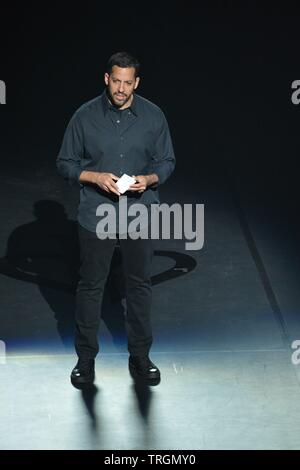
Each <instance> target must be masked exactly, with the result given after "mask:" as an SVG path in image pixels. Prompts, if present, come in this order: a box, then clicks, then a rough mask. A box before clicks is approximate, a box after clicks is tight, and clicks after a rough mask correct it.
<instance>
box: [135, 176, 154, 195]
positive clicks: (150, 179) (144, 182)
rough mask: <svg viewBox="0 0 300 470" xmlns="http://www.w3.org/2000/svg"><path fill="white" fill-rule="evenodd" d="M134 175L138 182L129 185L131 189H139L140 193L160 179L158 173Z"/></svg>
mask: <svg viewBox="0 0 300 470" xmlns="http://www.w3.org/2000/svg"><path fill="white" fill-rule="evenodd" d="M132 177H133V178H135V180H136V183H134V184H132V185H131V186H130V187H129V191H137V192H138V193H143V192H144V191H145V189H146V188H147V187H148V186H149V185H151V184H153V183H155V182H156V181H158V177H157V175H156V174H152V175H138V176H135V175H132Z"/></svg>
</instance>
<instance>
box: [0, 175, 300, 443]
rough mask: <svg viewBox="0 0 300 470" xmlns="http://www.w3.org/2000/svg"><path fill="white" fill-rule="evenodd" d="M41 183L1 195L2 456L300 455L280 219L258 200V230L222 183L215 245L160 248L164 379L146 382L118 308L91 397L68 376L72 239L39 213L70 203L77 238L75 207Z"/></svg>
mask: <svg viewBox="0 0 300 470" xmlns="http://www.w3.org/2000/svg"><path fill="white" fill-rule="evenodd" d="M38 176H39V181H40V180H43V181H45V184H44V185H43V186H42V187H41V184H40V183H37V182H36V179H35V178H34V175H33V176H32V175H31V174H29V173H28V174H26V173H25V172H24V175H23V176H22V178H17V177H14V176H13V175H8V177H7V178H5V180H3V182H2V184H1V185H0V196H1V200H4V199H3V198H4V197H6V198H7V195H9V194H10V195H11V197H10V204H9V207H8V205H4V204H3V205H2V207H1V209H0V210H1V219H2V220H5V221H6V223H5V224H4V227H3V230H2V233H1V239H0V257H2V261H1V264H0V267H1V271H0V272H1V274H0V298H1V306H0V308H1V334H0V339H1V340H2V341H4V342H5V344H6V358H4V357H2V358H0V362H2V363H0V388H1V402H0V414H1V420H0V436H1V437H0V439H1V442H0V448H1V449H300V431H299V422H300V401H299V394H300V382H299V369H300V365H298V366H297V365H294V364H292V362H291V354H292V349H291V342H292V341H293V340H296V339H299V338H300V320H299V315H298V312H299V307H300V305H299V304H300V299H299V293H298V288H297V279H298V277H297V276H298V274H299V272H298V271H299V268H298V266H297V263H296V262H295V260H294V257H293V256H292V249H291V251H287V249H282V246H285V245H283V244H282V243H281V239H280V236H279V235H280V234H278V231H275V229H274V227H273V226H272V223H273V219H272V220H271V219H270V221H268V220H267V219H268V214H267V213H264V214H263V215H262V217H263V218H265V220H267V222H266V224H265V227H266V226H267V227H269V229H268V230H263V229H262V225H261V224H258V223H257V219H256V217H255V216H254V215H253V213H252V212H251V207H247V202H246V201H245V205H244V209H245V215H246V216H247V217H246V220H247V223H248V225H247V226H245V220H244V219H243V217H242V216H241V214H240V213H239V211H238V210H237V207H235V205H234V202H233V200H232V198H231V197H230V196H229V195H228V193H227V192H226V191H225V190H224V188H222V186H218V187H216V188H214V187H210V189H209V190H208V189H207V188H206V189H204V190H203V191H202V192H200V191H199V193H198V194H196V195H194V201H195V202H198V203H204V204H205V245H204V248H203V249H202V250H200V251H196V252H193V251H185V249H184V242H182V241H180V242H179V241H176V240H173V241H157V242H155V250H156V256H155V261H154V265H153V280H154V283H153V284H154V286H153V292H154V297H153V330H154V338H155V340H154V344H153V348H152V355H151V357H152V359H153V360H154V362H156V363H157V365H158V366H159V367H160V369H161V372H162V381H161V383H160V384H159V385H158V386H156V387H150V388H143V387H141V386H140V385H139V386H135V384H134V383H133V381H132V379H131V377H130V376H129V374H128V369H127V358H128V354H127V351H126V338H125V335H124V325H123V323H122V318H123V317H122V311H120V310H119V311H118V310H117V312H116V315H115V314H113V313H112V310H109V309H108V312H106V315H105V316H104V317H103V321H102V323H101V328H100V333H99V337H100V353H99V356H98V358H97V380H96V384H95V388H94V389H92V390H90V392H82V391H79V390H77V389H74V388H73V387H72V386H71V384H70V381H69V373H70V370H71V369H72V367H73V366H74V364H75V356H74V354H73V350H72V346H71V335H70V331H71V330H70V328H71V327H72V312H73V305H74V290H73V287H72V280H71V279H70V278H68V274H67V268H66V265H65V264H66V260H65V259H63V258H61V259H60V252H59V251H57V250H56V248H55V247H56V245H55V239H56V238H57V239H58V240H60V239H61V236H62V233H63V232H61V231H59V229H58V231H57V227H58V225H57V224H56V223H55V217H54V218H53V223H52V224H49V223H48V222H47V223H48V225H47V223H45V220H44V221H43V220H41V218H40V219H39V218H38V217H37V214H35V216H34V215H33V210H32V207H33V204H34V203H35V202H36V201H38V200H51V201H55V202H57V203H60V204H63V206H64V209H65V211H66V214H67V217H68V219H66V220H65V221H64V226H65V227H67V226H68V227H71V229H72V227H73V226H74V219H75V213H74V208H75V206H76V204H75V202H76V198H74V193H72V192H71V193H70V189H69V188H68V187H67V186H66V185H65V184H64V183H63V182H62V181H61V180H59V179H58V178H57V177H56V175H55V173H54V171H53V173H51V171H49V169H47V170H45V174H44V175H43V172H42V171H41V172H40V174H39V175H38ZM21 194H22V197H21ZM2 196H3V198H2ZM168 197H169V195H168V193H165V194H164V200H168ZM170 199H172V198H171V197H170ZM62 201H63V203H62ZM74 201H75V202H74ZM177 201H178V199H177ZM182 201H183V202H185V201H184V198H182ZM39 217H40V215H39ZM269 222H270V223H269ZM249 231H250V232H249ZM275 233H276V236H275ZM12 234H14V235H13V236H12ZM249 234H250V235H251V236H250V235H249ZM251 237H252V238H251ZM67 241H68V240H67ZM253 241H254V245H253ZM52 242H53V243H54V245H53V246H52ZM9 249H10V250H11V251H12V252H13V253H19V252H22V253H21V255H18V256H21V257H23V258H24V259H23V265H22V269H21V268H18V269H16V270H15V271H13V270H9V269H8V267H7V263H6V258H7V251H9ZM18 250H19V251H18ZM18 256H17V258H18ZM12 258H13V257H12ZM19 261H20V260H19ZM19 261H18V262H19ZM32 273H37V275H34V274H32ZM162 273H165V274H162ZM4 359H5V360H4ZM4 362H5V363H4Z"/></svg>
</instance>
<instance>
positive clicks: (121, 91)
mask: <svg viewBox="0 0 300 470" xmlns="http://www.w3.org/2000/svg"><path fill="white" fill-rule="evenodd" d="M123 91H124V84H123V83H120V85H119V93H123Z"/></svg>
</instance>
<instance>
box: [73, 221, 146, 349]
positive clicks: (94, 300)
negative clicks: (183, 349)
mask: <svg viewBox="0 0 300 470" xmlns="http://www.w3.org/2000/svg"><path fill="white" fill-rule="evenodd" d="M78 234H79V244H80V271H79V275H80V276H79V282H78V285H77V291H76V316H75V320H76V328H75V349H76V352H77V355H78V356H79V357H86V358H95V357H96V355H97V354H98V352H99V343H98V330H99V324H100V320H101V305H102V299H103V292H104V287H105V283H106V280H107V277H108V274H109V270H110V264H111V260H112V256H113V253H114V250H115V246H116V243H117V239H118V238H117V239H109V238H106V239H104V240H100V239H99V238H97V236H96V234H94V233H92V232H90V231H88V230H86V229H85V228H83V227H82V226H81V225H79V224H78ZM119 243H120V250H121V254H122V260H123V270H124V275H125V286H126V303H127V313H126V316H125V328H126V332H127V339H128V351H129V353H130V354H132V355H137V356H138V355H145V354H148V353H149V351H150V348H151V345H152V339H153V338H152V328H151V319H150V313H151V300H152V289H151V262H152V257H153V249H152V240H151V238H149V239H141V238H138V239H136V240H132V239H131V238H129V237H128V238H127V239H121V238H120V239H119Z"/></svg>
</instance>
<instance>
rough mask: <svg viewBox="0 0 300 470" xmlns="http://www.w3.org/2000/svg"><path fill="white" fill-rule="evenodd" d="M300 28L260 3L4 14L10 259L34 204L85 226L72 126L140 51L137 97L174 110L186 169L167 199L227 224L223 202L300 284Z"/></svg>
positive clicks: (3, 145) (0, 139) (47, 7)
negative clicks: (67, 137) (298, 95)
mask: <svg viewBox="0 0 300 470" xmlns="http://www.w3.org/2000/svg"><path fill="white" fill-rule="evenodd" d="M299 23H300V9H295V7H290V8H288V7H287V6H285V7H284V8H283V7H282V6H278V5H275V4H273V5H272V6H266V5H265V6H263V5H261V4H260V3H258V2H240V4H239V5H237V4H234V3H233V2H225V1H223V2H207V4H204V3H200V2H199V4H196V2H193V3H192V2H184V3H183V2H181V4H180V6H179V4H177V3H171V2H170V3H165V2H153V3H150V2H147V3H144V4H143V3H142V2H129V3H123V2H118V3H111V4H108V3H100V2H98V3H94V4H91V3H78V4H75V3H73V4H69V6H58V5H56V4H50V3H44V4H43V5H39V6H36V7H34V8H33V7H29V6H28V5H21V6H13V5H11V6H9V5H8V4H5V5H1V33H0V34H1V46H0V48H1V49H0V50H1V64H0V79H1V80H4V81H5V82H6V86H7V104H6V105H5V106H0V153H1V167H0V172H1V176H0V178H1V181H2V190H1V189H0V194H1V206H2V209H1V214H2V216H1V219H2V220H1V226H2V240H3V250H2V253H4V251H5V249H6V242H7V239H8V238H9V236H10V234H11V230H12V227H14V226H18V225H19V224H21V222H22V218H23V217H24V214H25V216H26V217H27V216H28V214H30V213H32V207H31V206H30V207H29V205H26V198H28V201H29V200H30V199H32V197H31V195H30V191H33V192H35V194H38V193H39V194H40V198H41V199H43V198H45V199H53V200H56V201H60V202H62V203H63V204H64V207H65V209H66V211H67V213H68V215H69V217H70V218H71V219H72V220H74V219H75V217H76V204H77V200H78V188H74V187H73V188H69V187H68V186H67V185H65V186H63V185H62V186H61V187H60V188H61V189H57V184H58V183H57V181H58V180H59V178H60V177H59V176H58V175H57V173H56V168H55V158H56V155H57V153H58V150H59V148H60V145H61V141H62V137H63V133H64V130H65V127H66V125H67V122H68V120H69V119H70V117H71V115H72V114H73V113H74V111H75V110H76V109H77V108H78V107H79V106H80V105H81V104H82V103H83V102H85V101H87V100H89V99H92V98H94V97H95V96H97V95H98V94H100V93H101V92H102V90H103V74H104V71H105V64H106V61H107V59H108V58H109V56H110V55H111V54H112V53H114V52H116V51H119V50H128V51H130V52H132V53H133V54H134V55H136V56H137V57H138V58H139V59H140V62H141V64H142V68H141V78H142V80H141V85H140V87H139V89H138V93H140V94H141V95H143V96H145V97H146V98H148V99H150V100H151V101H153V102H155V103H156V104H157V105H159V106H160V107H161V108H162V109H163V111H164V112H165V114H166V116H167V119H168V122H169V126H170V130H171V134H172V137H173V142H174V148H175V153H176V157H177V167H176V171H175V173H174V174H173V175H172V177H171V178H170V180H169V182H168V184H166V185H165V187H163V188H162V189H161V199H162V200H169V201H173V202H182V203H183V202H193V203H205V204H206V203H207V202H208V201H209V203H210V204H213V205H214V207H215V209H216V211H221V212H222V210H223V209H224V207H223V202H224V201H223V194H224V192H225V193H226V195H227V197H228V198H229V199H231V201H232V204H233V206H234V207H235V209H236V213H237V214H238V217H239V221H240V224H241V226H242V229H243V230H244V235H245V237H246V239H247V242H248V244H249V247H250V249H251V243H252V242H251V240H252V238H251V237H252V235H253V230H255V232H256V241H257V242H259V240H261V242H262V246H261V247H262V249H264V250H265V256H266V258H265V259H267V258H268V247H269V246H272V253H269V261H270V262H272V263H274V262H275V263H276V260H277V259H278V260H281V261H278V262H279V263H281V265H280V266H282V263H287V264H288V270H289V272H293V279H294V280H297V279H298V277H299V267H298V264H299V263H298V261H299V243H298V242H299V238H300V235H299V210H298V187H299V184H298V180H299V178H298V158H299V157H298V155H299V130H298V127H299V126H298V123H299V113H300V106H295V105H294V104H293V103H292V101H291V94H292V89H291V84H292V82H293V81H294V80H296V79H299V78H300V70H299V68H300V65H299V46H300V28H299ZM59 184H60V183H59ZM28 195H29V196H28ZM12 200H13V202H14V204H15V206H14V207H18V209H17V210H15V209H14V211H15V212H13V213H12V212H11V211H10V205H11V202H12ZM24 201H25V202H24ZM26 217H25V218H26ZM225 223H229V222H228V221H227V222H225ZM212 226H213V221H212ZM207 243H209V239H208V241H207ZM232 245H234V240H232ZM258 245H259V243H258V244H257V246H258ZM219 249H221V250H222V247H219ZM252 254H253V253H252ZM254 254H255V253H254ZM257 255H258V253H257V252H256V256H257ZM280 266H276V265H274V264H273V265H272V268H270V270H273V272H276V269H277V268H278V267H280ZM275 277H276V276H275ZM275 280H276V279H275ZM278 282H279V283H280V284H281V285H282V284H283V283H285V282H287V281H286V279H284V276H283V278H280V279H279V280H278ZM295 285H296V281H295ZM289 295H290V294H289V292H286V293H285V296H286V298H287V297H289ZM271 300H272V299H271ZM273 300H274V299H273ZM275 300H276V299H275ZM275 300H274V302H275ZM275 303H276V302H275ZM275 307H276V305H275ZM275 310H276V308H275Z"/></svg>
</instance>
